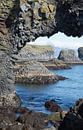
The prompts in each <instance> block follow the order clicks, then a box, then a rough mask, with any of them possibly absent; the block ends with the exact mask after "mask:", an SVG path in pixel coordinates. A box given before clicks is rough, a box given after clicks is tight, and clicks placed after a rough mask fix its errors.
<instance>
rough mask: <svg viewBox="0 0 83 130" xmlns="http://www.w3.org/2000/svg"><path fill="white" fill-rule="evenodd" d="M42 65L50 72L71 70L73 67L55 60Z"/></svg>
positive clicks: (44, 62)
mask: <svg viewBox="0 0 83 130" xmlns="http://www.w3.org/2000/svg"><path fill="white" fill-rule="evenodd" d="M42 63H43V65H44V66H45V67H46V68H48V69H50V70H52V69H53V70H58V69H71V66H70V65H69V64H67V63H65V62H64V61H62V60H58V59H55V58H54V59H52V60H49V61H42Z"/></svg>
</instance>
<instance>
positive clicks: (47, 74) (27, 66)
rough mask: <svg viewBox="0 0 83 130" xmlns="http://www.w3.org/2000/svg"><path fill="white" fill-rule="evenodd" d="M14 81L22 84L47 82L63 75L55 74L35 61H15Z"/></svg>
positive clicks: (51, 81) (62, 78)
mask: <svg viewBox="0 0 83 130" xmlns="http://www.w3.org/2000/svg"><path fill="white" fill-rule="evenodd" d="M14 74H15V82H16V83H24V84H26V83H27V84H49V83H55V82H57V81H59V80H65V79H66V78H65V77H62V76H58V75H55V74H54V73H52V72H51V71H49V70H48V69H47V68H46V67H45V66H44V65H43V64H42V63H40V62H37V61H26V62H23V63H22V62H17V63H16V64H15V66H14Z"/></svg>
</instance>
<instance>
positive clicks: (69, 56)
mask: <svg viewBox="0 0 83 130" xmlns="http://www.w3.org/2000/svg"><path fill="white" fill-rule="evenodd" d="M58 59H59V60H62V61H64V62H68V63H75V62H79V61H80V60H79V58H78V57H77V56H76V52H75V51H74V50H72V49H65V50H61V52H60V54H59V56H58Z"/></svg>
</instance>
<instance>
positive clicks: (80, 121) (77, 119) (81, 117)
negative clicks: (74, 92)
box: [58, 99, 83, 130]
mask: <svg viewBox="0 0 83 130" xmlns="http://www.w3.org/2000/svg"><path fill="white" fill-rule="evenodd" d="M58 130H83V99H79V100H78V101H76V103H75V106H74V108H73V109H72V108H70V111H69V112H68V113H67V114H66V116H65V117H64V119H63V121H62V123H61V125H60V127H59V129H58Z"/></svg>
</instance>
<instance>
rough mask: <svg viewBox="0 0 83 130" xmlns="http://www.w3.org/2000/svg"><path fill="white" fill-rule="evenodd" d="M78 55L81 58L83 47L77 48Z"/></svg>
mask: <svg viewBox="0 0 83 130" xmlns="http://www.w3.org/2000/svg"><path fill="white" fill-rule="evenodd" d="M78 57H79V58H80V59H81V60H83V47H80V48H78Z"/></svg>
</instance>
